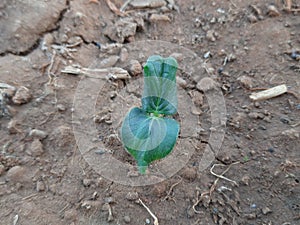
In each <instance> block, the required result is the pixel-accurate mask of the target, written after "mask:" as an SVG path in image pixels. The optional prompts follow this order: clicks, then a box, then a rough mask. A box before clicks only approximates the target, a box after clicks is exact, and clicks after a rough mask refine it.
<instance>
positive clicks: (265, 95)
mask: <svg viewBox="0 0 300 225" xmlns="http://www.w3.org/2000/svg"><path fill="white" fill-rule="evenodd" d="M286 92H287V86H286V85H285V84H282V85H278V86H275V87H272V88H269V89H267V90H264V91H261V92H257V93H252V94H251V95H250V99H252V100H253V101H260V100H266V99H270V98H274V97H277V96H279V95H282V94H284V93H286Z"/></svg>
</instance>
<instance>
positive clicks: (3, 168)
mask: <svg viewBox="0 0 300 225" xmlns="http://www.w3.org/2000/svg"><path fill="white" fill-rule="evenodd" d="M4 172H5V166H3V165H2V164H0V176H1V175H2V174H3V173H4Z"/></svg>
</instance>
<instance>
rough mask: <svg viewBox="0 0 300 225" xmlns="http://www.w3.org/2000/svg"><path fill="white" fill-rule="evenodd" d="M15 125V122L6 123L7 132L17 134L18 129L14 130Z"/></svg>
mask: <svg viewBox="0 0 300 225" xmlns="http://www.w3.org/2000/svg"><path fill="white" fill-rule="evenodd" d="M16 124H17V121H16V120H10V121H9V122H8V124H7V129H8V132H9V133H10V134H16V133H18V129H17V128H16Z"/></svg>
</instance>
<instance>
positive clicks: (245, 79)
mask: <svg viewBox="0 0 300 225" xmlns="http://www.w3.org/2000/svg"><path fill="white" fill-rule="evenodd" d="M237 80H238V81H239V82H240V83H241V84H242V85H243V86H244V87H245V88H248V89H250V88H252V87H253V81H252V79H251V78H250V77H248V76H241V77H239V78H238V79H237Z"/></svg>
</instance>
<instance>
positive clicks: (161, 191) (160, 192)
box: [152, 182, 167, 198]
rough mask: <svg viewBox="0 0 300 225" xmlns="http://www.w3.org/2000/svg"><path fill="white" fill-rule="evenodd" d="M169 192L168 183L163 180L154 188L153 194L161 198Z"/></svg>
mask: <svg viewBox="0 0 300 225" xmlns="http://www.w3.org/2000/svg"><path fill="white" fill-rule="evenodd" d="M166 192H167V185H166V183H165V182H161V183H159V184H156V185H154V186H153V188H152V194H154V195H155V196H156V197H158V198H160V197H163V196H164V195H166Z"/></svg>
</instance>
